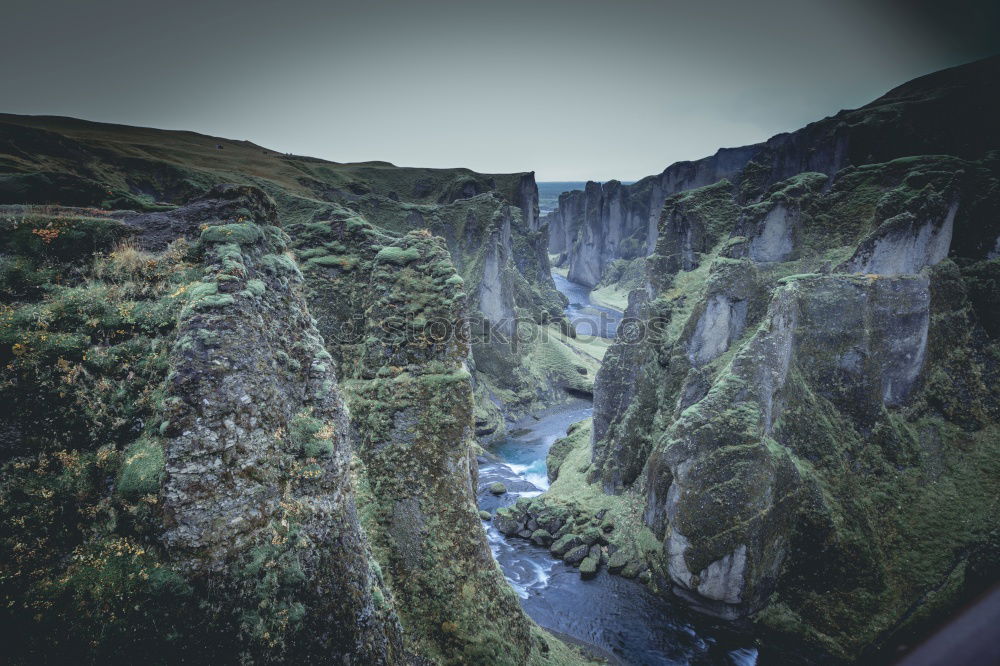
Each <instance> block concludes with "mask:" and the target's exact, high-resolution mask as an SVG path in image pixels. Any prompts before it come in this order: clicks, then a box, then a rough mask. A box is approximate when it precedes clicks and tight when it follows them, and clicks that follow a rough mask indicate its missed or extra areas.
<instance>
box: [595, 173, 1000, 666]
mask: <svg viewBox="0 0 1000 666" xmlns="http://www.w3.org/2000/svg"><path fill="white" fill-rule="evenodd" d="M748 168H750V167H748ZM741 177H742V176H737V177H736V178H735V179H734V182H739V180H740V178H741ZM740 198H741V195H740V190H739V188H738V187H737V186H736V185H734V184H731V183H730V182H729V181H722V182H720V183H717V184H714V185H711V186H707V187H704V188H699V189H695V190H691V191H689V192H685V193H680V194H677V195H674V196H673V197H670V198H668V199H667V201H666V204H665V206H664V210H663V213H662V216H661V228H660V236H659V239H658V241H657V246H656V250H655V252H654V253H653V254H652V255H651V256H650V257H649V258H648V260H647V264H648V274H647V278H648V291H647V290H642V291H636V292H633V305H632V314H633V315H635V316H637V318H638V320H639V322H638V323H637V326H638V327H639V328H641V329H642V335H641V336H637V339H638V340H639V341H638V342H636V343H634V344H630V343H628V342H626V341H622V342H619V343H617V344H616V345H615V346H614V347H613V348H612V349H611V350H610V351H609V352H608V354H607V356H606V361H605V364H604V366H603V368H602V370H601V372H600V374H599V376H598V381H597V384H596V390H595V402H596V405H595V411H594V441H593V449H592V456H593V458H592V459H593V468H592V470H591V471H590V475H591V479H592V480H593V481H594V482H595V483H599V484H601V485H602V487H603V489H604V490H605V492H607V493H612V494H620V495H622V496H623V499H624V501H625V502H626V503H635V504H637V505H639V506H642V511H643V523H644V524H645V525H646V527H648V528H649V529H651V530H652V531H653V533H654V534H655V535H656V537H657V538H658V539H659V540H660V542H661V546H660V549H659V551H658V552H656V553H652V554H649V553H647V556H646V561H647V562H648V564H649V565H650V566H651V568H652V570H653V572H654V573H653V581H654V584H657V585H659V586H660V587H661V588H662V589H664V590H667V589H670V590H672V591H673V592H675V593H676V594H678V595H680V596H682V597H684V598H685V599H687V600H688V601H689V602H690V603H692V604H693V605H694V606H695V607H696V608H699V609H701V610H702V611H704V612H707V613H711V614H714V615H719V616H722V617H727V618H736V617H741V616H749V617H751V618H752V619H753V620H754V621H755V622H757V623H758V624H759V626H761V627H762V628H766V629H767V630H769V631H774V632H776V634H777V635H779V636H780V637H781V638H780V639H774V640H779V641H781V640H787V641H789V643H791V644H795V645H800V646H801V645H803V644H806V645H808V646H809V648H808V649H812V650H816V649H818V650H821V651H824V652H827V653H833V654H835V655H837V656H838V657H841V658H856V657H857V656H858V655H859V654H861V653H862V651H865V650H872V649H878V648H879V646H882V645H886V644H887V643H888V642H890V641H891V640H895V638H893V637H898V636H903V635H905V633H906V632H908V631H913V630H915V627H916V626H918V625H919V624H920V623H921V622H926V621H928V618H932V617H934V614H935V613H938V612H941V611H943V610H946V609H949V608H951V607H953V606H952V605H953V604H954V603H956V601H957V600H959V599H962V598H964V597H963V595H967V594H969V593H971V592H974V591H975V590H976V589H980V588H979V586H981V585H983V584H985V582H984V581H988V580H992V579H995V573H992V574H991V573H989V572H991V571H995V567H996V564H997V557H998V553H1000V544H998V542H997V540H996V535H995V533H991V530H992V529H993V528H992V527H990V526H991V525H994V524H995V521H996V519H997V515H998V513H997V510H998V507H997V505H996V502H995V500H991V499H987V498H989V497H992V496H994V495H995V489H996V484H997V479H998V478H1000V468H998V467H997V466H996V464H995V463H993V462H989V461H995V460H996V459H997V455H998V453H1000V451H998V450H997V444H998V442H1000V393H998V392H997V386H1000V383H998V380H1000V376H998V375H997V372H998V367H997V364H996V363H995V360H994V359H995V354H996V353H997V349H998V342H997V339H996V338H995V333H992V332H991V331H990V329H989V324H988V322H990V321H991V318H992V316H993V315H992V312H991V311H990V309H989V306H987V305H986V302H985V301H983V300H981V296H975V297H974V296H973V295H974V294H978V293H981V292H980V291H979V290H980V289H981V287H980V286H979V285H981V284H983V280H984V279H995V278H986V276H987V275H1000V273H997V271H1000V266H998V265H997V263H996V260H995V259H990V258H989V252H990V244H991V242H992V241H993V239H994V238H995V237H996V234H997V233H998V232H1000V227H998V221H997V220H998V219H1000V218H998V217H997V216H996V211H997V210H998V207H1000V162H997V160H996V159H995V154H990V155H988V156H986V157H984V158H983V159H980V160H966V159H961V158H958V157H952V156H925V157H907V158H900V159H897V160H893V161H889V162H886V163H880V164H867V165H863V166H855V167H847V168H844V169H842V170H840V171H839V172H837V173H836V174H835V175H834V176H833V177H832V178H828V177H827V176H826V175H824V174H821V173H803V174H799V175H796V176H793V177H792V178H790V179H787V180H785V181H781V182H778V183H775V184H774V185H773V186H771V187H770V188H769V189H767V190H766V191H765V192H764V193H763V195H762V196H761V197H760V198H759V199H757V200H756V201H754V202H747V203H742V204H741V203H739V201H740ZM623 395H624V396H625V397H624V398H623ZM958 396H961V398H959V397H958ZM959 515H961V516H962V518H961V519H958V516H959ZM946 525H947V527H945V526H946ZM944 589H947V590H948V591H947V592H944V591H943V590H944ZM915 609H919V612H916V611H915Z"/></svg>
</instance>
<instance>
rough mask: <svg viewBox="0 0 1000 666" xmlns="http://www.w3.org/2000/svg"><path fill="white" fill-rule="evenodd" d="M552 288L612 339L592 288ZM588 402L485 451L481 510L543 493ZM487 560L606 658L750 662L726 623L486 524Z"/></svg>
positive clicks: (557, 627)
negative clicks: (561, 445)
mask: <svg viewBox="0 0 1000 666" xmlns="http://www.w3.org/2000/svg"><path fill="white" fill-rule="evenodd" d="M553 278H554V279H555V280H556V287H557V288H558V289H559V290H560V291H561V292H563V293H564V294H566V296H567V297H568V298H569V300H570V305H569V307H567V309H566V313H567V315H568V317H569V318H570V320H571V321H573V322H582V323H583V324H586V321H585V320H589V321H590V323H591V325H592V326H593V325H594V322H595V321H597V322H598V324H597V326H599V327H600V329H601V330H602V332H605V333H606V335H605V337H612V336H613V335H614V331H615V330H616V329H617V325H618V322H619V321H620V320H621V313H620V312H617V311H615V310H611V309H609V308H602V307H599V306H595V305H593V304H592V303H591V302H590V297H589V290H588V289H587V288H586V287H583V286H581V285H578V284H574V283H572V282H569V281H568V280H566V279H565V278H562V277H561V276H558V275H555V274H553ZM592 412H593V406H592V404H591V403H590V402H589V401H584V400H577V401H575V402H573V403H571V404H569V405H565V406H561V407H558V408H555V409H552V410H549V411H547V412H545V413H542V414H540V415H539V418H537V419H535V418H532V419H530V420H529V422H526V423H522V424H518V426H519V427H518V428H517V429H514V430H512V433H513V434H512V435H511V436H510V437H508V438H507V439H506V440H505V441H503V442H501V443H499V444H496V445H494V446H493V447H491V452H492V453H493V454H495V455H496V456H497V457H498V458H499V460H498V461H492V460H485V459H483V460H481V461H480V466H479V507H480V509H484V510H487V511H489V512H490V513H493V512H495V511H496V510H497V509H498V508H500V507H502V506H509V505H511V504H513V503H514V502H516V501H517V499H518V498H519V497H532V496H535V495H538V494H540V493H541V492H543V491H544V490H546V489H547V488H548V479H547V477H546V469H545V457H546V454H547V453H548V450H549V447H550V446H552V443H553V442H554V441H555V440H556V439H558V438H560V437H562V436H564V435H565V434H566V429H567V428H568V427H569V426H570V425H571V424H573V423H576V422H577V421H580V420H583V419H586V418H589V417H590V415H591V413H592ZM494 481H502V482H503V483H504V484H505V485H506V486H507V488H508V492H507V493H506V494H504V495H502V496H500V497H496V496H494V495H492V494H491V493H490V492H489V491H488V486H489V484H491V483H493V482H494ZM483 525H484V527H485V528H486V534H487V538H488V539H489V542H490V547H491V549H492V550H493V555H494V557H495V558H496V560H497V562H498V563H499V564H500V567H501V568H502V569H503V572H504V575H505V576H506V578H507V580H508V582H510V585H511V587H513V588H514V591H515V592H517V594H518V596H519V597H520V599H521V606H522V607H523V608H524V610H525V611H526V612H527V613H528V615H530V616H531V617H532V619H534V620H535V622H537V623H538V624H539V625H541V626H543V627H545V628H546V629H550V630H552V631H554V632H556V633H557V634H561V635H563V636H566V637H569V638H570V639H572V640H575V641H578V642H580V643H583V644H585V645H587V646H590V647H591V648H594V649H595V650H594V651H595V652H597V653H600V654H601V655H602V656H604V657H605V658H607V659H609V661H614V662H617V663H621V664H637V665H638V664H642V665H646V664H650V665H653V664H678V665H680V664H692V665H694V664H697V665H701V664H713V665H714V664H719V665H739V666H751V665H753V664H755V663H756V661H757V650H756V649H754V648H753V647H751V644H752V640H751V639H750V638H748V637H747V636H746V635H741V634H738V633H736V632H734V631H732V630H730V629H729V628H728V627H727V626H726V625H725V624H724V623H715V622H712V621H711V620H709V619H706V618H702V617H699V616H695V615H693V614H692V613H690V612H688V611H687V610H686V609H684V608H683V607H682V606H680V605H678V604H674V603H671V602H669V601H667V600H665V599H663V598H661V597H659V596H658V595H655V594H653V593H652V592H650V591H649V590H648V589H647V588H646V587H645V586H644V585H642V584H640V583H638V582H635V581H633V580H629V579H626V578H622V577H620V576H612V575H611V574H609V573H608V572H607V571H606V570H605V569H603V568H602V569H601V570H600V572H599V573H598V574H597V576H596V577H594V578H593V579H591V580H583V579H582V578H581V577H580V574H579V572H578V571H577V570H576V569H574V568H573V567H570V566H568V565H566V564H565V563H563V562H562V561H561V560H558V559H556V558H554V557H552V555H551V554H550V553H549V551H548V549H546V548H542V547H540V546H536V545H534V544H532V543H530V542H528V541H525V540H523V539H508V538H507V537H505V536H504V535H502V534H501V533H500V532H499V531H497V529H496V528H494V527H493V525H492V523H491V522H489V521H484V523H483Z"/></svg>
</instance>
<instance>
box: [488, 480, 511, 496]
mask: <svg viewBox="0 0 1000 666" xmlns="http://www.w3.org/2000/svg"><path fill="white" fill-rule="evenodd" d="M490 492H491V493H493V494H494V495H503V494H505V493H506V492H507V486H505V485H504V484H503V483H501V482H500V481H494V482H493V483H491V484H490Z"/></svg>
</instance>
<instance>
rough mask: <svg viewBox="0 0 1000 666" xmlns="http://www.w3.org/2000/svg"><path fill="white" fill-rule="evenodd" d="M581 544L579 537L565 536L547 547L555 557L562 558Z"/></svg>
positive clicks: (574, 535) (573, 535)
mask: <svg viewBox="0 0 1000 666" xmlns="http://www.w3.org/2000/svg"><path fill="white" fill-rule="evenodd" d="M582 544H583V542H582V541H581V540H580V537H579V536H578V535H576V534H565V535H563V536H561V537H559V538H558V539H557V540H556V542H555V543H553V544H552V546H551V547H549V551H550V552H551V553H552V554H553V555H555V556H556V557H562V556H563V555H565V554H566V553H568V552H569V551H571V550H573V549H574V548H576V547H577V546H580V545H582Z"/></svg>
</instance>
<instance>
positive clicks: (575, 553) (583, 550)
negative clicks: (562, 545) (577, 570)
mask: <svg viewBox="0 0 1000 666" xmlns="http://www.w3.org/2000/svg"><path fill="white" fill-rule="evenodd" d="M589 552H590V548H588V547H587V546H577V547H576V548H573V549H572V550H570V551H569V552H568V553H566V556H565V557H564V558H563V559H564V560H566V564H569V565H570V566H574V567H575V566H579V564H580V562H582V561H583V559H584V558H585V557H587V555H588V554H589Z"/></svg>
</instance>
